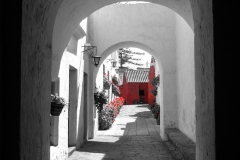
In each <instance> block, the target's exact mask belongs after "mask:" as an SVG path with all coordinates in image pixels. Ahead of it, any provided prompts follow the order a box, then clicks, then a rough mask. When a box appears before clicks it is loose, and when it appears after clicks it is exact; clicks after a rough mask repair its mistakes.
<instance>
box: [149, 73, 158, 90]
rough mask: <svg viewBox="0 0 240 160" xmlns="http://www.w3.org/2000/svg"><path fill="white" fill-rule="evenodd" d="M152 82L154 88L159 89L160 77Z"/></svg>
mask: <svg viewBox="0 0 240 160" xmlns="http://www.w3.org/2000/svg"><path fill="white" fill-rule="evenodd" d="M151 82H152V85H153V86H154V87H158V85H159V75H158V76H157V77H155V78H153V79H152V81H151Z"/></svg>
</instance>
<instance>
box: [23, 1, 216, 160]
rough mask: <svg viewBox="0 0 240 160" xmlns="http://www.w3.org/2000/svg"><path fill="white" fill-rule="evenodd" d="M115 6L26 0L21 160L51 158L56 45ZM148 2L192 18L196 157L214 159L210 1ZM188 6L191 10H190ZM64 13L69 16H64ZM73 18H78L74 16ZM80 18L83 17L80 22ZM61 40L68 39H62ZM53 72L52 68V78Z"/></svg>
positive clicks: (24, 6)
mask: <svg viewBox="0 0 240 160" xmlns="http://www.w3.org/2000/svg"><path fill="white" fill-rule="evenodd" d="M113 2H115V1H109V0H106V1H101V2H100V1H96V0H89V1H84V0H82V1H77V0H76V1H50V0H49V1H41V0H38V1H34V2H33V1H28V0H23V4H22V7H23V14H22V22H23V23H22V50H21V52H22V55H21V88H22V91H21V95H22V96H21V116H20V117H21V120H20V123H21V124H20V125H21V132H20V155H21V159H36V158H37V159H49V126H48V124H49V103H50V98H49V96H48V95H50V81H51V79H52V80H54V79H56V78H57V74H58V68H57V67H58V66H59V60H60V59H61V54H62V53H63V52H62V51H63V50H61V49H60V48H58V49H54V47H55V46H58V47H59V46H61V47H65V46H66V45H64V44H67V43H68V41H69V39H70V37H71V35H72V33H73V32H74V30H75V29H76V27H77V25H78V24H79V22H80V21H81V20H82V19H84V18H85V17H86V16H88V15H89V14H90V13H92V12H93V11H95V10H97V9H99V8H101V7H103V6H106V5H109V4H111V3H113ZM116 2H117V1H116ZM150 2H154V3H159V4H162V5H164V3H163V2H165V5H164V6H167V7H169V8H171V7H170V6H173V7H172V9H173V10H175V11H176V12H177V13H179V14H180V15H181V16H182V17H185V16H184V14H183V13H185V14H186V15H190V17H191V16H193V18H192V20H193V24H194V34H195V37H194V44H195V49H194V60H195V75H196V77H195V86H196V87H195V90H196V113H197V114H196V116H197V121H196V126H197V128H196V133H197V135H196V137H197V139H196V141H197V144H196V146H197V151H196V158H197V159H209V160H212V159H215V138H214V137H215V120H214V79H213V75H214V68H213V17H212V1H209V0H190V3H189V2H188V1H182V0H181V1H176V0H172V1H171V2H170V1H166V0H165V1H164V0H159V1H150ZM68 4H69V5H70V6H69V5H68ZM185 5H186V6H190V10H188V9H189V8H188V9H187V8H186V6H185ZM184 6H185V7H184ZM78 7H79V8H78ZM74 11H78V12H74ZM178 11H179V12H178ZM180 11H181V12H182V13H180ZM66 12H67V13H71V14H66ZM191 12H192V13H191ZM76 13H79V14H76ZM73 14H76V15H75V16H73ZM61 15H62V16H61ZM77 16H79V17H78V18H76V17H77ZM76 19H77V20H76ZM186 19H187V18H186ZM186 19H185V20H186ZM55 20H56V21H55ZM71 20H73V23H72V26H67V25H68V24H70V22H71ZM74 20H76V21H74ZM60 21H62V22H63V23H62V25H58V23H55V22H60ZM186 21H187V20H186ZM54 26H58V27H60V28H56V27H54ZM56 35H59V36H56ZM61 37H65V38H64V39H61ZM53 39H55V40H58V41H59V45H56V44H55V42H53ZM52 52H53V53H52ZM52 64H53V65H52ZM50 68H52V75H51V69H50ZM51 77H52V78H51Z"/></svg>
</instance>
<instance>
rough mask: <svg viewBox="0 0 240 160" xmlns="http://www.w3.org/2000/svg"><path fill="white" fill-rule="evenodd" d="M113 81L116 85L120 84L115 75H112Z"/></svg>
mask: <svg viewBox="0 0 240 160" xmlns="http://www.w3.org/2000/svg"><path fill="white" fill-rule="evenodd" d="M112 83H113V84H115V85H116V86H118V80H117V77H116V76H115V75H114V76H113V77H112Z"/></svg>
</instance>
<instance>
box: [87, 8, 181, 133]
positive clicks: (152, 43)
mask: <svg viewBox="0 0 240 160" xmlns="http://www.w3.org/2000/svg"><path fill="white" fill-rule="evenodd" d="M175 22H176V20H175V13H174V12H173V11H172V10H170V9H168V8H166V7H164V6H160V5H154V4H135V5H112V6H106V7H104V8H102V9H100V10H98V11H96V12H94V13H93V14H91V15H90V17H89V25H88V31H89V32H88V37H89V42H90V43H91V44H93V45H96V46H97V47H98V54H102V53H103V52H105V50H107V49H108V48H110V47H111V46H114V45H116V44H118V43H121V42H126V41H129V42H138V43H141V44H144V45H147V46H148V47H149V48H151V49H152V50H153V51H154V52H151V53H150V54H153V56H154V57H155V58H156V59H157V60H158V61H161V62H162V68H163V70H162V71H163V74H162V77H163V99H162V100H159V101H162V102H161V103H162V105H161V106H162V107H164V113H162V115H163V116H164V121H162V122H163V123H164V125H163V124H162V125H163V126H164V127H176V126H177V125H176V124H177V94H176V93H177V86H176V85H177V84H176V55H175V54H176V46H175V43H176V42H175V41H176V38H175V36H176V35H175V31H176V30H175ZM132 47H133V46H132ZM116 49H119V48H116ZM104 54H105V53H103V54H102V56H103V57H104V58H105V57H107V56H108V55H104ZM104 58H103V60H104ZM160 98H161V97H159V99H160ZM162 110H163V109H162ZM162 132H164V128H162Z"/></svg>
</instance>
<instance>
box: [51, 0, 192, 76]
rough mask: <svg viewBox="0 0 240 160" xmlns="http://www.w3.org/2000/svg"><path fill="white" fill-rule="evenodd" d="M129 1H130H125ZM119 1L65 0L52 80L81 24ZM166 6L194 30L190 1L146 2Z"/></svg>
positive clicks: (57, 30) (55, 41)
mask: <svg viewBox="0 0 240 160" xmlns="http://www.w3.org/2000/svg"><path fill="white" fill-rule="evenodd" d="M125 1H129V0H125ZM117 2H119V1H118V0H104V1H97V0H88V1H85V0H63V1H62V3H61V6H60V8H59V10H58V12H57V15H56V19H55V23H54V28H53V39H52V45H53V48H52V51H53V57H52V80H55V79H57V77H58V71H59V65H60V61H61V57H62V54H63V51H64V49H65V47H66V46H67V44H68V42H69V40H70V37H71V36H72V35H73V33H74V31H75V29H76V28H77V26H78V25H79V23H80V22H81V21H82V20H83V19H84V18H86V17H87V16H89V15H90V14H91V13H93V12H94V11H96V10H98V9H100V8H102V7H104V6H106V5H110V4H113V3H117ZM146 2H151V3H155V4H159V5H163V6H166V7H168V8H170V9H172V10H174V11H175V12H176V13H178V14H179V15H181V16H182V17H183V18H184V19H185V21H186V22H187V23H188V24H189V26H191V28H192V29H193V16H192V9H191V4H190V2H189V0H146Z"/></svg>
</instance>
